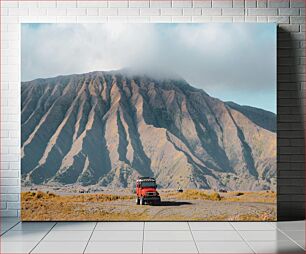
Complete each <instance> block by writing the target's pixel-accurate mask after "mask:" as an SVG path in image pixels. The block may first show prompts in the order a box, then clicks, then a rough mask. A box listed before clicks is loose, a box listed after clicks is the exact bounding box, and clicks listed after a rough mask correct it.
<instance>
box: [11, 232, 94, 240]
mask: <svg viewBox="0 0 306 254" xmlns="http://www.w3.org/2000/svg"><path fill="white" fill-rule="evenodd" d="M15 232H17V231H15ZM91 233H92V231H84V230H83V231H76V230H72V231H53V230H52V231H50V232H49V233H48V234H47V235H46V237H45V238H44V239H43V241H44V242H65V241H67V242H79V241H80V242H86V241H88V240H89V238H90V235H91Z"/></svg>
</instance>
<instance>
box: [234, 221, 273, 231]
mask: <svg viewBox="0 0 306 254" xmlns="http://www.w3.org/2000/svg"><path fill="white" fill-rule="evenodd" d="M231 224H232V225H233V227H234V228H235V229H237V230H274V229H275V228H274V227H273V226H272V225H271V223H269V222H231Z"/></svg>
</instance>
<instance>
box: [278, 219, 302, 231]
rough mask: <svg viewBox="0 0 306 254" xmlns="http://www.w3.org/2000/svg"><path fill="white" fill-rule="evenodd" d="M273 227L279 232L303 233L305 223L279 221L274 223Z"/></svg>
mask: <svg viewBox="0 0 306 254" xmlns="http://www.w3.org/2000/svg"><path fill="white" fill-rule="evenodd" d="M275 226H276V227H277V228H279V229H281V230H304V231H305V221H281V222H276V223H275Z"/></svg>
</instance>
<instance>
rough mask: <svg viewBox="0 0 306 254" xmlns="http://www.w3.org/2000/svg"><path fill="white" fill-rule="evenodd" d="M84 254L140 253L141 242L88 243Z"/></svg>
mask: <svg viewBox="0 0 306 254" xmlns="http://www.w3.org/2000/svg"><path fill="white" fill-rule="evenodd" d="M85 253H95V254H96V253H142V242H119V241H118V242H89V243H88V245H87V248H86V250H85Z"/></svg>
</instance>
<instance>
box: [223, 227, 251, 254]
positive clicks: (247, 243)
mask: <svg viewBox="0 0 306 254" xmlns="http://www.w3.org/2000/svg"><path fill="white" fill-rule="evenodd" d="M229 224H230V225H231V226H232V227H233V229H234V230H235V231H236V232H237V234H238V235H239V236H240V237H241V239H242V241H243V242H245V244H246V245H247V246H248V247H249V248H250V249H251V251H253V253H256V251H255V250H254V249H253V248H252V246H251V245H250V244H249V242H248V241H247V240H246V239H244V237H243V236H242V235H241V234H240V232H239V230H238V229H236V228H235V227H234V225H233V224H232V222H229Z"/></svg>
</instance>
